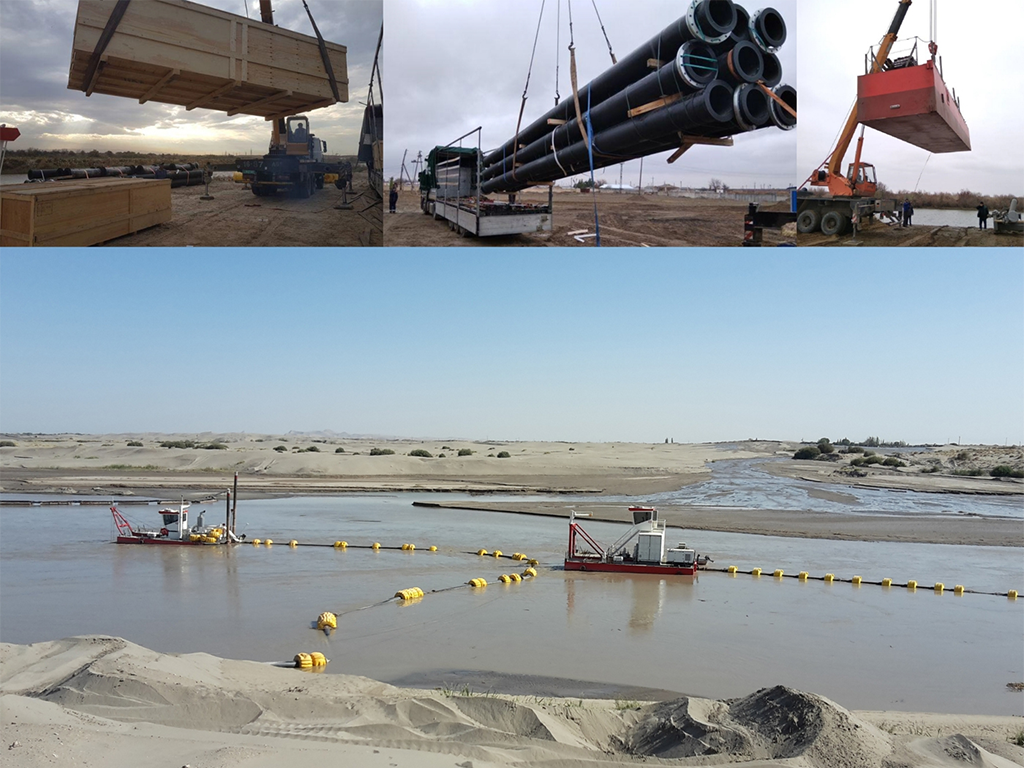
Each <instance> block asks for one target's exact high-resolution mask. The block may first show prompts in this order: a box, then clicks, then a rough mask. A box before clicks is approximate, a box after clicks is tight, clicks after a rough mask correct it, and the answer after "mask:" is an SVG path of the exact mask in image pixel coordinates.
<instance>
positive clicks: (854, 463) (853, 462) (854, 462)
mask: <svg viewBox="0 0 1024 768" xmlns="http://www.w3.org/2000/svg"><path fill="white" fill-rule="evenodd" d="M866 463H867V459H865V458H861V457H860V456H858V457H857V458H856V459H850V466H851V467H863V466H864V465H865V464H866Z"/></svg>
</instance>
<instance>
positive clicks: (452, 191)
mask: <svg viewBox="0 0 1024 768" xmlns="http://www.w3.org/2000/svg"><path fill="white" fill-rule="evenodd" d="M474 133H475V134H476V135H477V138H476V146H468V147H464V146H463V145H462V141H463V139H465V138H467V137H469V136H472V135H473V134H474ZM480 135H481V128H479V127H477V128H474V129H473V130H472V131H469V132H468V133H465V134H463V135H462V136H460V137H459V138H457V139H455V141H452V142H450V143H449V144H446V145H444V146H437V147H434V148H433V149H432V150H431V151H430V154H429V155H428V156H427V167H426V169H424V170H423V171H422V172H421V173H420V176H419V184H420V209H421V210H422V211H423V213H425V214H428V215H431V216H433V217H434V218H435V219H444V220H445V221H447V222H448V228H449V229H451V230H453V231H455V232H458V233H459V234H461V235H463V236H467V235H476V236H477V237H491V236H495V235H521V234H525V233H527V232H550V231H551V230H552V226H553V221H552V219H553V214H552V211H553V195H554V185H553V184H547V185H546V186H547V187H548V202H547V204H546V205H545V204H543V203H517V202H515V195H514V194H513V195H509V201H508V202H507V203H499V202H495V201H490V200H484V199H483V196H482V194H481V192H480V183H479V182H480V176H481V174H482V172H483V153H482V152H481V151H480Z"/></svg>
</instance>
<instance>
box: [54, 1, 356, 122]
mask: <svg viewBox="0 0 1024 768" xmlns="http://www.w3.org/2000/svg"><path fill="white" fill-rule="evenodd" d="M116 5H117V3H116V2H115V0H79V3H78V16H77V18H76V20H75V36H74V43H73V46H72V52H71V71H70V74H69V76H68V88H70V89H72V90H77V91H84V92H85V93H86V95H87V96H88V95H92V94H93V93H104V94H109V95H111V96H123V97H126V98H131V99H138V100H139V103H140V104H145V103H146V102H147V101H159V102H162V103H165V104H177V105H180V106H183V107H185V108H186V109H188V110H192V109H196V108H200V107H201V108H203V109H213V110H217V111H219V112H226V113H227V114H229V115H237V114H247V115H257V116H260V117H264V118H266V119H268V120H270V119H274V118H276V117H284V116H288V115H295V114H298V113H300V112H306V111H309V110H311V109H316V108H318V107H326V106H330V105H331V104H334V103H336V102H337V101H348V65H347V53H346V51H347V49H346V48H345V46H343V45H336V44H334V43H326V44H325V48H326V50H327V54H328V59H329V61H330V62H331V69H332V70H333V72H334V77H335V81H336V83H337V87H338V95H339V98H338V99H335V97H334V93H333V91H332V89H331V84H330V79H329V77H328V75H327V72H326V69H325V67H324V63H323V59H322V57H321V54H320V49H319V46H318V43H317V39H316V38H315V37H310V36H309V35H302V34H299V33H297V32H291V31H289V30H287V29H281V28H280V27H275V26H273V25H271V24H264V23H263V22H261V21H254V20H252V19H247V18H245V17H244V16H236V15H235V14H233V13H227V12H225V11H219V10H216V9H214V8H208V7H206V6H203V5H199V4H197V3H191V2H188V1H187V0H135V1H134V2H130V3H128V4H127V7H126V10H125V11H124V15H123V17H122V18H121V19H120V21H119V22H117V25H116V27H115V28H114V32H113V35H112V36H111V37H110V39H109V42H108V43H107V44H106V46H105V47H103V46H101V45H99V44H100V41H101V37H102V36H103V31H104V28H105V27H106V26H107V23H108V21H110V19H111V14H112V12H113V11H114V8H115V7H116ZM98 46H99V47H100V48H101V50H102V53H101V55H100V57H99V65H98V66H97V67H96V68H95V70H94V71H93V73H92V75H91V76H90V74H89V63H90V60H91V59H92V56H93V52H94V51H95V50H96V49H97V47H98Z"/></svg>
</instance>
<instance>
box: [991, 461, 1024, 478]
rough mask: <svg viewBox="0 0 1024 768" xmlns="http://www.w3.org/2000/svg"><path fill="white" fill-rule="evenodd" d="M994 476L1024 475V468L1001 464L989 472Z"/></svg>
mask: <svg viewBox="0 0 1024 768" xmlns="http://www.w3.org/2000/svg"><path fill="white" fill-rule="evenodd" d="M988 473H989V474H990V475H991V476H992V477H1024V470H1020V469H1014V468H1013V467H1011V466H1009V465H1008V464H1000V465H999V466H998V467H993V468H992V469H990V470H989V472H988Z"/></svg>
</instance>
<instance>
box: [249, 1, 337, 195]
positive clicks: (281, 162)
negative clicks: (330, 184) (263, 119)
mask: <svg viewBox="0 0 1024 768" xmlns="http://www.w3.org/2000/svg"><path fill="white" fill-rule="evenodd" d="M303 4H305V3H303ZM306 10H307V12H308V11H309V8H308V6H307V8H306ZM260 18H261V20H262V21H263V22H264V23H266V24H273V23H274V10H273V7H272V6H271V0H260ZM309 19H310V21H311V22H312V21H313V16H312V14H310V17H309ZM313 30H314V31H315V32H316V36H317V39H318V40H320V41H321V47H322V44H323V42H322V41H323V39H322V38H321V37H320V30H319V29H317V27H316V23H313ZM328 75H329V76H330V77H331V81H332V86H333V87H335V88H336V86H334V85H333V83H334V80H333V78H334V75H333V73H332V72H328ZM326 151H327V142H326V141H324V140H323V139H318V138H317V137H316V136H314V135H313V134H312V133H310V130H309V118H308V117H306V116H304V115H294V116H292V117H288V118H283V117H281V118H277V119H275V120H274V121H273V129H272V131H271V135H270V151H269V152H268V153H267V154H266V155H264V156H263V160H262V161H260V163H259V166H258V167H257V168H256V171H255V174H254V176H253V179H252V181H251V184H250V186H251V188H252V193H253V194H254V195H256V196H257V197H261V196H264V195H275V194H277V192H278V191H281V190H283V191H285V192H290V193H292V194H294V195H296V196H298V197H309V196H310V195H312V194H313V193H314V192H316V190H318V189H323V187H324V175H325V174H327V173H334V174H339V179H338V182H337V184H338V187H339V189H341V188H342V186H341V185H342V177H344V176H345V173H344V169H342V168H341V167H340V166H337V165H330V164H328V163H325V162H324V153H325V152H326ZM350 179H351V171H350V170H349V173H348V180H350ZM345 183H347V181H346V182H345Z"/></svg>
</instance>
